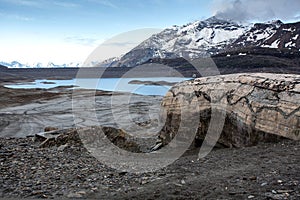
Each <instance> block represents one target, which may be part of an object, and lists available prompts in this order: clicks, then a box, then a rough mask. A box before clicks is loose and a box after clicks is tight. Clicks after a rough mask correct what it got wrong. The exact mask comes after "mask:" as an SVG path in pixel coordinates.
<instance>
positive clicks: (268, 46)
mask: <svg viewBox="0 0 300 200" xmlns="http://www.w3.org/2000/svg"><path fill="white" fill-rule="evenodd" d="M279 43H280V40H276V41H274V42H273V43H272V44H271V45H262V47H267V48H273V49H277V48H278V45H279Z"/></svg>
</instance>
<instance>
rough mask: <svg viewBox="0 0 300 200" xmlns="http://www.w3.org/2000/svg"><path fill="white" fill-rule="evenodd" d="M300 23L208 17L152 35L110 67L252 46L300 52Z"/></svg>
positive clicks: (187, 57) (205, 55)
mask: <svg viewBox="0 0 300 200" xmlns="http://www.w3.org/2000/svg"><path fill="white" fill-rule="evenodd" d="M299 34H300V22H295V23H287V24H284V23H283V22H281V21H280V20H273V21H271V22H265V23H255V24H238V23H236V22H234V21H228V20H223V19H218V18H216V17H211V18H208V19H206V20H204V21H196V22H193V23H189V24H186V25H183V26H172V27H170V28H167V29H164V30H163V31H162V32H160V33H158V34H155V35H153V36H151V37H150V38H149V39H147V40H145V41H143V42H142V43H141V44H140V45H138V46H137V47H135V48H134V49H132V50H131V51H129V52H128V53H126V54H125V55H124V56H123V57H121V58H120V60H119V61H118V62H116V61H115V62H114V63H112V64H111V65H110V67H134V66H137V65H140V64H143V63H146V62H148V61H149V60H152V59H175V58H178V57H183V58H185V59H194V58H199V57H200V58H201V57H210V56H214V55H217V54H219V53H224V52H226V51H233V50H235V51H237V50H239V49H240V50H242V49H244V48H249V47H253V48H254V47H261V48H266V49H268V48H277V49H293V50H295V49H297V50H299V49H300V40H299V39H300V38H299Z"/></svg>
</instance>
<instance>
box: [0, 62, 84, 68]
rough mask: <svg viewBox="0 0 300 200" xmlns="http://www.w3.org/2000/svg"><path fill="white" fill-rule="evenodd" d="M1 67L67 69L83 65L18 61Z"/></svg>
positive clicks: (3, 63)
mask: <svg viewBox="0 0 300 200" xmlns="http://www.w3.org/2000/svg"><path fill="white" fill-rule="evenodd" d="M0 65H3V66H6V67H8V68H66V67H81V65H82V63H76V62H71V63H67V64H66V63H64V64H54V63H53V62H48V63H42V62H36V63H26V64H24V63H20V62H18V61H12V62H0Z"/></svg>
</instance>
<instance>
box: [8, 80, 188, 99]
mask: <svg viewBox="0 0 300 200" xmlns="http://www.w3.org/2000/svg"><path fill="white" fill-rule="evenodd" d="M189 79H191V78H181V77H155V78H100V79H98V78H90V79H84V78H80V79H71V80H47V79H41V80H35V81H34V82H27V83H18V84H10V85H5V87H7V88H12V89H34V88H40V89H52V88H55V87H59V86H72V85H74V86H77V87H75V88H74V89H97V90H104V91H116V92H130V93H134V94H140V95H159V96H164V95H165V94H166V93H167V91H168V90H169V89H170V88H171V87H172V86H169V85H147V84H146V85H145V84H130V83H129V82H130V81H133V80H138V81H143V82H147V81H151V82H159V81H164V82H170V83H177V82H182V81H185V80H189Z"/></svg>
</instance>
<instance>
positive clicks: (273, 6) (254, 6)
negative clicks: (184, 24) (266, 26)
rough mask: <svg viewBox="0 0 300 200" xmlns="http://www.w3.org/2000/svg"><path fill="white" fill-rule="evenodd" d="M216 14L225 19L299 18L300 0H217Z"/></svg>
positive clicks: (214, 8) (214, 6)
mask: <svg viewBox="0 0 300 200" xmlns="http://www.w3.org/2000/svg"><path fill="white" fill-rule="evenodd" d="M213 12H214V14H215V15H216V16H217V17H219V18H223V19H232V20H236V21H249V20H260V21H266V20H270V19H282V20H290V19H295V20H296V19H297V18H298V19H299V16H300V1H299V0H251V1H248V0H216V1H214V3H213Z"/></svg>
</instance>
